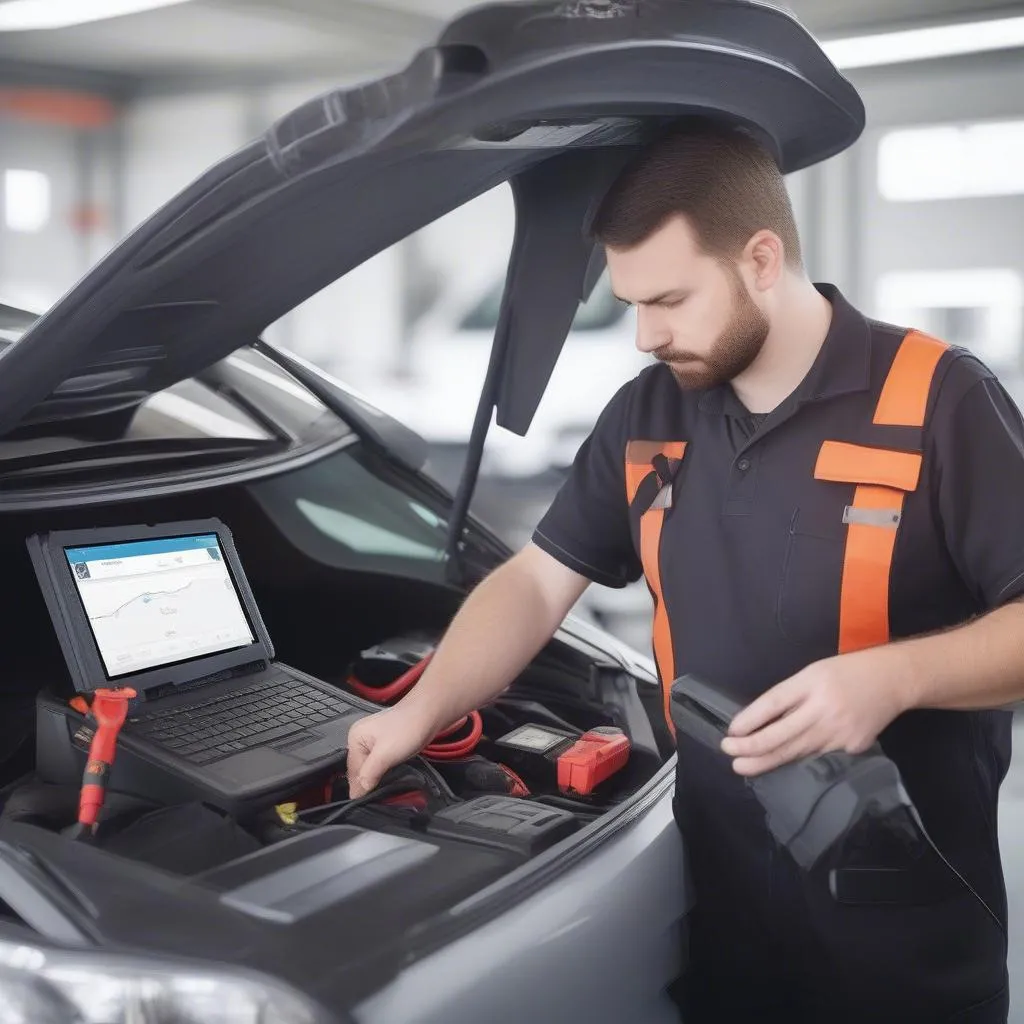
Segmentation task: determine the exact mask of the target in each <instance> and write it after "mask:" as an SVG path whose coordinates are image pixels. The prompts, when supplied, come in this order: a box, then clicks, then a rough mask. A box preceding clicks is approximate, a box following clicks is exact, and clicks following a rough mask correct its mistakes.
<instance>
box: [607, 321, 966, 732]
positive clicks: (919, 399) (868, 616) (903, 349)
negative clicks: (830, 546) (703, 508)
mask: <svg viewBox="0 0 1024 1024" xmlns="http://www.w3.org/2000/svg"><path fill="white" fill-rule="evenodd" d="M948 347H949V346H948V345H946V344H945V342H942V341H938V340H937V339H935V338H932V337H929V336H928V335H925V334H922V333H920V332H918V331H911V332H909V333H908V334H907V335H906V336H905V337H904V339H903V341H902V342H901V343H900V347H899V348H898V349H897V352H896V356H895V358H894V359H893V362H892V365H891V366H890V368H889V372H888V374H887V375H886V379H885V383H884V384H883V386H882V391H881V394H880V396H879V399H878V404H877V405H876V407H875V414H874V417H873V419H872V423H873V424H876V425H878V426H900V427H916V428H923V427H924V421H925V413H926V410H927V407H928V395H929V393H930V391H931V385H932V380H933V378H934V375H935V369H936V367H937V366H938V363H939V360H940V359H941V357H942V354H943V353H944V352H945V351H946V350H947V348H948ZM686 444H687V443H686V442H685V441H629V442H628V443H627V444H626V497H627V500H628V501H629V504H630V506H631V507H632V506H633V504H634V503H639V504H640V507H641V508H643V509H644V511H643V512H642V514H641V516H640V561H641V563H642V565H643V570H644V577H645V578H646V580H647V586H648V589H649V590H650V592H651V597H652V599H653V601H654V625H653V646H654V660H655V662H656V664H657V666H658V675H659V677H660V679H661V687H662V694H663V705H664V710H665V719H666V721H667V723H668V727H669V730H670V732H671V733H672V735H673V736H674V735H675V728H674V726H673V724H672V716H671V714H670V711H669V699H670V697H671V687H672V683H673V681H674V680H675V678H676V658H675V651H674V650H673V643H672V631H671V627H670V624H669V618H668V612H667V610H666V608H665V597H664V592H663V588H662V582H661V534H662V528H663V526H664V523H665V513H666V511H667V510H668V509H670V508H671V507H672V492H673V486H674V480H675V478H676V474H677V472H678V469H679V466H680V465H681V463H682V460H683V457H684V456H685V454H686ZM921 461H922V453H921V452H920V451H917V452H910V451H894V450H892V449H888V448H876V447H871V446H868V445H861V444H851V443H848V442H845V441H825V442H824V443H823V444H822V446H821V449H820V451H819V453H818V459H817V463H816V464H815V467H814V478H815V479H816V480H827V481H831V482H834V483H845V484H855V485H856V490H855V491H854V495H853V501H852V502H851V503H850V504H849V505H847V506H846V508H845V510H844V512H843V522H844V523H845V524H846V527H847V530H846V549H845V554H844V556H843V574H842V580H841V582H840V590H839V653H841V654H845V653H848V652H850V651H855V650H859V649H861V648H864V647H872V646H875V645H878V644H884V643H888V641H889V581H890V575H891V571H892V557H893V551H894V550H895V547H896V531H897V529H898V528H899V525H900V521H901V520H902V518H903V502H904V499H905V497H906V495H907V494H908V493H909V492H911V491H913V490H915V489H916V488H917V484H918V481H919V479H920V475H921Z"/></svg>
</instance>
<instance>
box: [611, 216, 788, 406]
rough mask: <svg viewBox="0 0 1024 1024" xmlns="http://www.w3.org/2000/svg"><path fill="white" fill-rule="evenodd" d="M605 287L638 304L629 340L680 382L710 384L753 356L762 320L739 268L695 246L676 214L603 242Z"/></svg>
mask: <svg viewBox="0 0 1024 1024" xmlns="http://www.w3.org/2000/svg"><path fill="white" fill-rule="evenodd" d="M607 259H608V274H609V277H610V279H611V284H612V289H613V290H614V292H615V294H616V295H617V296H618V297H619V298H620V299H622V300H624V301H626V302H629V303H630V304H631V305H635V306H636V308H637V338H636V345H637V348H638V349H640V351H641V352H649V353H651V354H652V355H653V356H654V357H655V358H656V359H658V360H660V361H661V362H664V363H665V364H667V365H668V367H669V369H671V371H672V373H673V374H674V376H675V378H676V380H677V381H678V383H679V385H680V386H681V387H683V388H701V389H703V388H711V387H715V386H717V385H719V384H725V383H727V382H728V381H730V380H733V379H734V378H735V377H738V376H739V375H740V374H741V373H743V371H744V370H746V369H747V368H748V367H749V366H750V365H751V363H753V361H754V360H755V359H756V358H757V356H758V354H759V353H760V351H761V348H762V346H763V345H764V342H765V339H766V338H767V337H768V329H769V323H768V320H767V318H766V317H765V315H764V313H762V312H761V310H760V309H758V307H757V305H756V304H755V303H754V301H753V299H751V297H750V294H749V293H748V292H747V289H746V287H745V285H744V284H743V280H742V278H741V277H740V274H739V271H738V270H737V269H736V268H735V267H734V266H732V265H730V266H729V267H725V266H723V265H722V264H721V263H720V262H718V261H717V260H715V259H714V258H713V257H711V256H708V255H707V254H706V253H704V252H702V251H701V250H700V248H699V246H698V244H697V240H696V236H695V234H694V232H693V230H692V228H691V227H690V225H689V223H688V222H687V221H686V220H685V219H684V218H683V217H675V218H673V219H672V220H670V221H669V222H667V223H666V224H665V225H664V227H662V228H659V230H658V231H656V232H655V233H654V234H653V235H652V236H651V237H650V238H649V239H647V240H646V241H644V242H641V243H640V244H639V245H637V246H635V247H634V248H632V249H612V248H608V249H607Z"/></svg>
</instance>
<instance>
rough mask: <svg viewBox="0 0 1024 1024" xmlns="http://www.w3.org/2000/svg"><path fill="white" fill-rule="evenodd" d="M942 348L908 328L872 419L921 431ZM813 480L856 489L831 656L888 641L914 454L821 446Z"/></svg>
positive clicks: (917, 457)
mask: <svg viewBox="0 0 1024 1024" xmlns="http://www.w3.org/2000/svg"><path fill="white" fill-rule="evenodd" d="M948 347H949V346H948V345H946V344H945V343H944V342H941V341H938V340H936V339H935V338H931V337H928V336H927V335H924V334H920V333H918V332H916V331H911V332H910V333H909V334H907V336H906V337H905V338H904V339H903V341H902V342H901V344H900V347H899V349H898V350H897V352H896V357H895V359H893V362H892V366H891V367H890V368H889V373H888V376H887V377H886V380H885V384H884V385H883V387H882V393H881V395H880V397H879V399H878V405H877V407H876V409H875V416H874V420H873V422H874V423H876V424H880V425H885V426H904V427H923V426H924V421H925V413H926V411H927V408H928V395H929V393H930V391H931V384H932V379H933V378H934V376H935V369H936V367H937V366H938V363H939V359H940V358H941V357H942V354H943V352H945V351H946V349H947V348H948ZM814 475H815V478H816V479H819V480H831V481H835V482H840V483H854V484H857V488H856V491H855V492H854V496H853V502H852V503H851V504H850V505H848V506H847V507H846V509H845V511H844V512H843V522H844V523H846V524H847V534H846V551H845V554H844V557H843V579H842V585H841V589H840V597H839V653H840V654H845V653H848V652H849V651H856V650H861V649H862V648H865V647H874V646H877V645H879V644H885V643H888V642H889V583H890V577H891V575H892V557H893V551H894V550H895V548H896V532H897V530H898V528H899V525H900V521H901V519H902V518H903V502H904V499H905V497H906V495H907V493H908V492H910V491H913V490H915V489H916V488H917V485H918V481H919V479H920V475H921V454H920V453H919V452H900V451H892V450H889V449H884V448H870V447H866V446H862V445H854V444H844V443H842V442H838V441H826V442H825V443H824V444H823V445H822V447H821V451H820V452H819V454H818V462H817V465H816V466H815V469H814Z"/></svg>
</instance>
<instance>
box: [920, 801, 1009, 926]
mask: <svg viewBox="0 0 1024 1024" xmlns="http://www.w3.org/2000/svg"><path fill="white" fill-rule="evenodd" d="M910 814H911V816H912V817H913V819H914V824H915V825H917V827H918V828H919V829H920V830H921V835H922V836H923V837H924V840H925V842H926V843H927V844H928V845H929V846H930V847H931V848H932V850H933V851H934V852H935V855H936V856H937V857H938V858H939V860H941V861H942V863H943V864H945V865H946V867H947V868H949V870H950V871H952V872H953V874H954V875H955V876H956V877H957V878H958V879H959V881H960V884H961V885H962V886H963V887H964V888H965V889H966V890H967V891H968V892H969V893H970V894H971V895H972V896H973V897H974V898H975V899H976V900H977V901H978V903H980V904H981V906H982V907H983V908H984V910H985V913H986V914H988V916H989V917H991V918H992V920H993V921H995V923H996V927H997V928H998V929H999V931H1000V932H1002V934H1003V937H1004V938H1005V937H1007V936H1006V926H1005V925H1004V924H1003V922H1002V921H1000V920H999V917H998V915H997V914H996V912H995V911H994V910H993V909H992V908H991V907H990V906H989V905H988V904H987V903H986V902H985V900H984V899H982V897H981V894H980V893H979V892H978V891H977V890H976V889H975V888H974V886H972V885H971V883H970V882H968V881H967V879H966V878H964V876H963V875H962V874H960V872H959V871H957V869H956V868H955V867H954V866H953V865H952V864H951V863H950V861H949V860H948V858H947V857H946V855H945V854H944V853H943V852H942V851H941V850H940V849H939V848H938V846H936V845H935V841H934V840H933V839H932V837H931V836H930V835H928V830H927V829H926V828H925V827H924V822H923V821H921V816H920V815H919V814H918V813H917V808H916V807H914V806H913V805H911V806H910Z"/></svg>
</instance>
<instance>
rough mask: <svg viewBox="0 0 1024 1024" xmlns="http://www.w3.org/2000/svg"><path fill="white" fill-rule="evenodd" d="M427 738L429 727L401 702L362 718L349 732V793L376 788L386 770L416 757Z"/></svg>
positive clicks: (363, 793)
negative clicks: (425, 728) (425, 726)
mask: <svg viewBox="0 0 1024 1024" xmlns="http://www.w3.org/2000/svg"><path fill="white" fill-rule="evenodd" d="M429 741H430V730H429V729H427V730H424V727H423V724H422V723H421V722H420V721H418V720H417V717H416V716H414V715H412V714H410V713H409V711H408V709H406V708H403V707H402V706H401V705H399V706H397V707H394V708H388V709H387V710H386V711H378V712H377V713H376V714H373V715H369V716H367V717H366V718H361V719H360V720H359V721H358V722H356V724H355V725H353V726H352V728H351V729H350V730H349V733H348V768H347V773H346V774H347V775H348V791H349V796H352V797H357V796H363V795H365V794H366V793H369V792H370V791H371V790H373V789H376V788H377V784H378V783H379V782H380V780H381V777H382V776H383V775H384V773H385V772H387V771H388V770H389V769H391V768H394V767H395V765H398V764H401V763H402V762H403V761H407V760H409V758H410V757H415V755H416V754H418V753H419V752H420V751H421V750H422V749H423V747H424V746H425V745H426V744H427V743H428V742H429Z"/></svg>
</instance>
